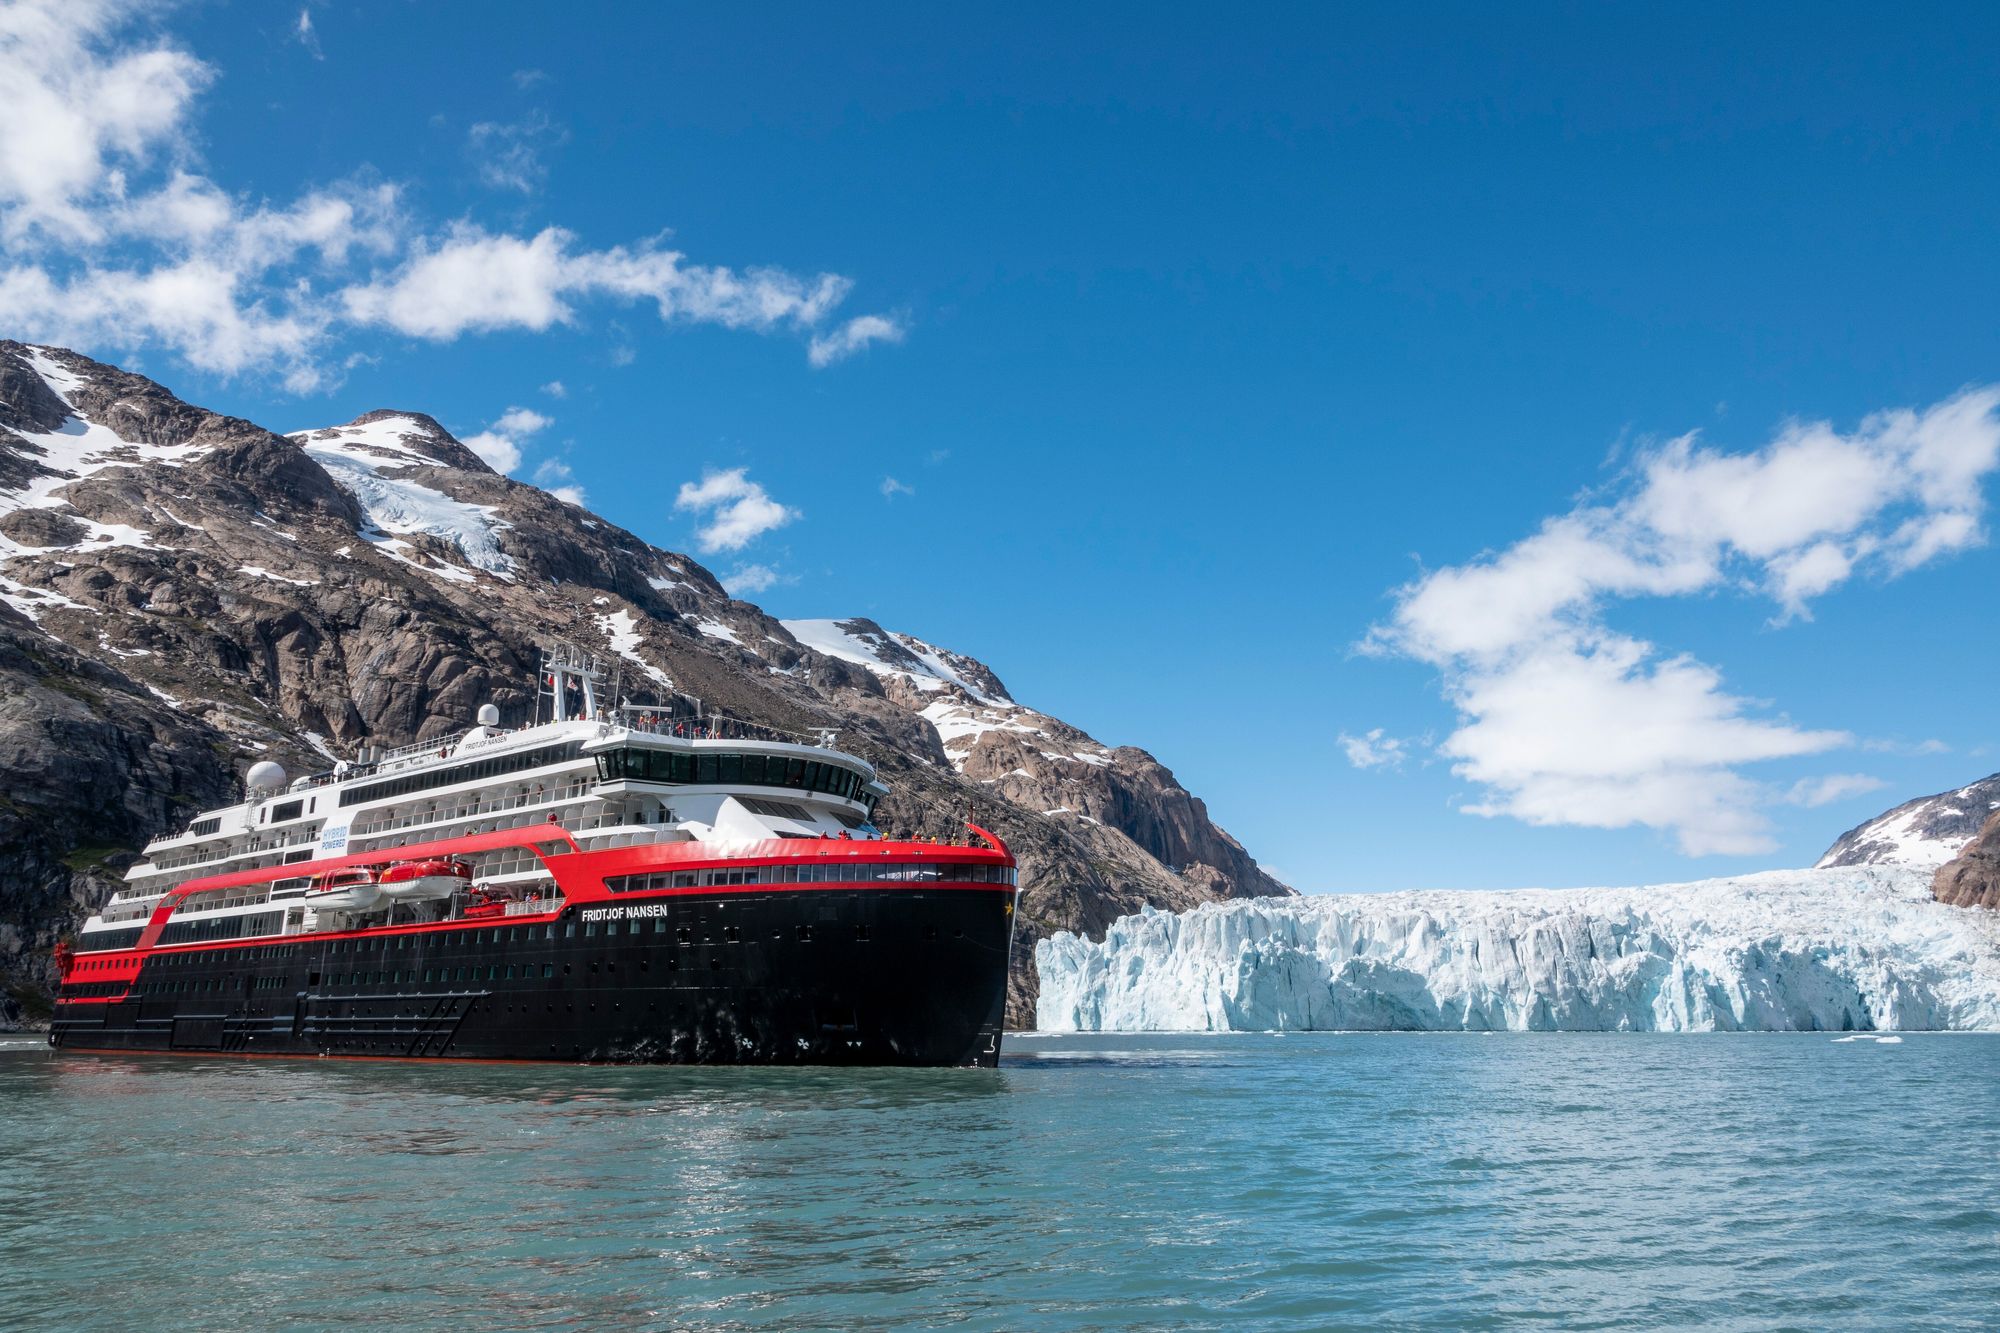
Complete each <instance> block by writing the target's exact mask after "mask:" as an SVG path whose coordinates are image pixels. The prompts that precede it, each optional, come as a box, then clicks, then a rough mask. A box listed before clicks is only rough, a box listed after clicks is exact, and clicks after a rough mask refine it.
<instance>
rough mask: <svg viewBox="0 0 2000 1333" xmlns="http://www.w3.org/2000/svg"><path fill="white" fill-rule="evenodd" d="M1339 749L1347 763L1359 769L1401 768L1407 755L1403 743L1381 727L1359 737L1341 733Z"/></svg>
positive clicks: (1371, 729)
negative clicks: (1345, 757)
mask: <svg viewBox="0 0 2000 1333" xmlns="http://www.w3.org/2000/svg"><path fill="white" fill-rule="evenodd" d="M1340 748H1341V750H1342V751H1343V752H1344V753H1345V754H1346V755H1347V762H1348V763H1350V764H1352V765H1354V766H1355V767H1356V768H1361V769H1368V768H1401V767H1402V766H1403V760H1404V758H1405V757H1406V756H1407V754H1408V749H1407V747H1406V745H1405V743H1404V742H1403V741H1402V740H1400V739H1399V738H1397V737H1395V736H1391V735H1389V734H1388V733H1387V732H1385V731H1384V730H1383V729H1382V728H1381V727H1373V728H1370V729H1369V730H1368V731H1366V732H1364V733H1362V734H1361V735H1359V736H1350V735H1349V734H1348V733H1346V732H1344V731H1343V732H1341V733H1340Z"/></svg>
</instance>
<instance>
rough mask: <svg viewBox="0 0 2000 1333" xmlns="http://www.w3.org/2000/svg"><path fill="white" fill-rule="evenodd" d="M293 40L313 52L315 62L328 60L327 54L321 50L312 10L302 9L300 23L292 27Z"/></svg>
mask: <svg viewBox="0 0 2000 1333" xmlns="http://www.w3.org/2000/svg"><path fill="white" fill-rule="evenodd" d="M292 39H293V40H294V41H296V42H297V43H298V44H299V45H300V46H303V47H304V48H305V49H306V50H308V51H310V52H312V58H313V59H314V60H324V59H326V52H325V51H322V50H321V49H320V45H319V33H317V32H316V31H314V30H313V16H312V11H311V10H309V9H301V10H300V11H299V19H298V22H297V23H294V24H293V25H292Z"/></svg>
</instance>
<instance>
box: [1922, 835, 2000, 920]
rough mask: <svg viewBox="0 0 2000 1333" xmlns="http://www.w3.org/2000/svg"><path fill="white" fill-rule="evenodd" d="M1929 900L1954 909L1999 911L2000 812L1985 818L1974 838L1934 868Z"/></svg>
mask: <svg viewBox="0 0 2000 1333" xmlns="http://www.w3.org/2000/svg"><path fill="white" fill-rule="evenodd" d="M1931 896H1932V897H1934V898H1936V899H1937V900H1938V901H1939V902H1941V903H1950V904H1951V905H1952V906H1954V907H1986V908H1992V909H1995V910H2000V810H1995V811H1994V812H1993V813H1992V815H1991V816H1989V817H1988V818H1987V820H1986V825H1985V827H1984V828H1982V829H1980V830H1979V836H1978V837H1976V838H1974V839H1973V840H1972V841H1971V842H1968V843H1967V844H1965V846H1964V847H1963V848H1961V849H1960V851H1959V853H1958V855H1957V856H1955V857H1953V858H1952V859H1951V860H1949V861H1947V862H1945V863H1944V864H1943V865H1941V866H1939V867H1938V870H1937V874H1936V875H1935V876H1933V877H1932V879H1931Z"/></svg>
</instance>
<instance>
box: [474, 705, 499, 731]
mask: <svg viewBox="0 0 2000 1333" xmlns="http://www.w3.org/2000/svg"><path fill="white" fill-rule="evenodd" d="M479 725H480V726H482V727H497V726H499V725H500V710H499V709H498V708H495V707H494V706H493V705H492V704H481V705H479Z"/></svg>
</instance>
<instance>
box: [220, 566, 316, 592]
mask: <svg viewBox="0 0 2000 1333" xmlns="http://www.w3.org/2000/svg"><path fill="white" fill-rule="evenodd" d="M238 570H239V572H241V573H244V574H248V575H250V577H252V578H258V579H269V580H271V581H272V582H273V583H289V584H291V585H292V586H293V587H294V588H315V587H318V586H319V580H318V579H291V578H286V577H285V576H284V575H283V574H273V573H272V572H271V571H270V570H268V569H266V568H264V567H263V566H262V565H241V566H238Z"/></svg>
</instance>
